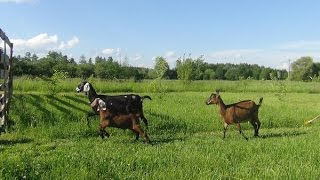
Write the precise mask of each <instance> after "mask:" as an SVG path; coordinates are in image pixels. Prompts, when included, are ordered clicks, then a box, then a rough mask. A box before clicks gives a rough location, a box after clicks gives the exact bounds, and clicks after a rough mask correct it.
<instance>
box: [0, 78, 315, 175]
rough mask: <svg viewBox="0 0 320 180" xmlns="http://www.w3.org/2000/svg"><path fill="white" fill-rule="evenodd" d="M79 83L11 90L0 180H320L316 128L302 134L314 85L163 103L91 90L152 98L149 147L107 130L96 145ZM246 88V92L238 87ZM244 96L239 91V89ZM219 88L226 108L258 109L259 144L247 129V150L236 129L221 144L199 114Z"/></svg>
mask: <svg viewBox="0 0 320 180" xmlns="http://www.w3.org/2000/svg"><path fill="white" fill-rule="evenodd" d="M79 81H80V80H78V79H76V80H71V79H67V80H65V81H63V82H61V83H60V84H59V88H60V89H59V90H58V91H57V94H55V95H49V94H48V92H47V89H46V86H47V84H46V82H44V81H41V80H30V79H27V80H22V79H18V80H16V81H15V83H14V88H15V92H14V97H13V101H12V108H11V112H10V115H11V118H12V119H13V120H14V121H15V122H16V124H15V126H14V128H13V129H12V130H11V132H10V133H7V134H2V135H1V136H0V179H318V178H319V177H320V172H319V171H318V169H319V168H320V156H319V146H320V145H319V144H320V133H319V132H320V126H319V123H320V122H316V123H314V124H312V125H310V126H303V123H304V121H305V120H308V119H311V118H312V117H314V116H316V115H318V114H319V106H320V101H319V99H320V94H319V91H320V87H319V83H303V82H281V81H235V82H230V81H200V82H193V83H191V84H183V83H180V82H178V81H165V82H163V86H164V88H165V89H166V91H167V92H166V93H161V94H159V93H156V92H153V91H152V87H150V86H149V85H148V83H147V82H140V83H134V82H104V81H99V80H94V86H95V87H96V89H97V90H98V91H99V92H103V93H108V94H120V93H123V92H138V93H139V94H141V95H150V96H151V97H152V98H153V100H151V101H149V100H145V102H144V112H145V116H146V117H147V119H148V120H149V123H150V126H149V130H148V133H149V136H150V138H151V140H152V141H153V144H152V145H149V144H144V143H143V141H142V140H139V141H135V140H134V135H133V134H132V133H131V132H130V131H124V130H120V129H115V128H109V129H108V131H109V132H110V134H111V137H110V138H107V139H104V140H102V139H100V138H99V136H98V131H97V128H98V123H99V122H98V119H95V118H93V119H92V121H91V126H90V127H87V125H86V120H85V114H86V112H87V111H88V110H89V109H90V108H89V106H88V105H87V101H88V100H87V99H86V97H85V96H84V94H77V93H75V92H73V91H74V88H75V86H76V85H77V84H78V82H79ZM244 86H245V87H244ZM237 87H240V88H237ZM216 88H219V89H221V90H222V92H221V97H222V98H223V100H224V101H225V103H226V104H228V103H233V102H236V101H239V100H244V99H252V100H254V101H256V102H257V101H258V100H259V98H260V97H263V98H264V100H263V103H262V106H261V109H260V112H259V113H260V114H259V117H260V120H261V123H262V126H261V131H260V137H259V138H254V137H253V128H252V127H251V125H250V124H248V123H244V124H242V127H243V129H244V133H245V134H246V135H247V136H248V137H249V141H245V140H244V139H243V138H242V137H241V136H240V135H239V133H238V131H237V130H236V128H235V127H234V126H231V127H230V128H229V129H228V132H227V137H226V139H224V140H223V139H222V129H223V124H222V121H221V118H220V116H219V114H218V111H217V107H216V106H214V105H211V106H207V105H205V100H206V99H207V98H208V97H209V95H210V93H211V91H213V90H214V89H216Z"/></svg>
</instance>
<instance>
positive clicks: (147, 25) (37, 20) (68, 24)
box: [0, 0, 320, 68]
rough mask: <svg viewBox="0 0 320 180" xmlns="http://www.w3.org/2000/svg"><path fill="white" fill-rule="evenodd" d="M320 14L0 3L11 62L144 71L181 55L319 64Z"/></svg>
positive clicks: (306, 6) (137, 4)
mask: <svg viewBox="0 0 320 180" xmlns="http://www.w3.org/2000/svg"><path fill="white" fill-rule="evenodd" d="M319 7H320V1H317V0H314V1H312V0H304V1H301V0H299V1H298V0H281V1H279V0H265V1H262V0H261V1H258V0H220V1H216V0H114V1H111V0H91V1H85V0H83V1H79V0H54V1H53V0H51V1H50V0H0V9H1V21H0V28H1V29H2V30H3V31H5V32H6V34H7V36H8V37H9V38H10V39H11V41H12V42H13V43H14V53H15V55H17V54H22V55H24V54H25V52H27V51H30V52H32V53H36V54H38V55H39V56H43V55H46V54H47V52H48V51H49V50H56V51H61V52H62V53H63V54H66V55H68V56H69V57H74V58H75V59H76V60H78V59H79V56H80V55H85V57H86V58H89V57H95V56H98V55H99V56H105V57H108V56H113V57H114V58H115V59H117V60H120V59H121V62H123V61H125V59H126V62H127V63H128V64H130V65H133V66H143V67H153V66H154V58H155V57H156V56H163V57H165V58H166V59H167V61H168V62H169V65H170V67H173V66H174V65H175V61H176V60H177V58H179V57H181V56H183V55H184V54H186V56H189V55H190V56H191V57H193V58H195V57H199V56H200V55H203V56H204V58H205V61H206V62H208V63H250V64H259V65H264V66H268V67H273V68H287V67H288V60H289V59H290V60H291V61H294V60H296V59H298V58H299V57H301V56H312V57H313V58H314V61H315V62H319V60H320V23H319V19H320V11H319ZM125 57H126V58H125Z"/></svg>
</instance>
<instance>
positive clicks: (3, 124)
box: [0, 28, 13, 134]
mask: <svg viewBox="0 0 320 180" xmlns="http://www.w3.org/2000/svg"><path fill="white" fill-rule="evenodd" d="M0 38H1V39H2V41H3V45H0V134H1V133H2V132H5V129H6V128H7V127H8V121H9V109H10V100H11V97H12V93H13V89H12V88H13V86H12V81H13V74H12V53H13V43H11V42H10V40H9V38H8V37H7V36H6V34H5V33H4V32H3V31H2V29H1V28H0ZM0 42H1V41H0ZM1 44H2V43H1ZM8 48H9V50H7V49H8ZM7 51H8V52H7Z"/></svg>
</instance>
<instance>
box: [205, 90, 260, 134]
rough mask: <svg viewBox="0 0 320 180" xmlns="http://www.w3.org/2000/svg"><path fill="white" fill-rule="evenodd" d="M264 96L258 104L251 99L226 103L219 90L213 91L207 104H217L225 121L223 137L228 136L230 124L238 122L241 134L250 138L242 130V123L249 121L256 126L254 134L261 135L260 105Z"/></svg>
mask: <svg viewBox="0 0 320 180" xmlns="http://www.w3.org/2000/svg"><path fill="white" fill-rule="evenodd" d="M262 100H263V98H262V97H261V98H260V100H259V104H258V105H257V104H256V103H255V102H253V101H251V100H246V101H241V102H238V103H234V104H229V105H225V104H224V102H223V101H222V99H221V97H220V95H219V91H218V90H216V93H212V94H211V96H210V97H209V98H208V100H207V102H206V104H207V105H210V104H216V105H217V106H218V108H219V112H220V115H221V117H222V118H223V121H224V130H223V138H225V137H226V131H227V127H228V125H230V124H237V127H238V130H239V132H240V134H241V135H242V136H243V137H244V138H245V139H246V140H248V138H247V137H246V136H245V135H244V134H243V132H242V131H241V126H240V123H242V122H247V121H249V122H250V123H251V125H252V126H253V128H254V136H259V128H260V125H261V123H260V121H259V118H258V112H259V107H260V106H261V103H262Z"/></svg>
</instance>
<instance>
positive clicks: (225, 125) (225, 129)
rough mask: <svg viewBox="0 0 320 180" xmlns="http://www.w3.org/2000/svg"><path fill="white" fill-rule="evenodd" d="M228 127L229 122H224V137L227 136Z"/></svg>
mask: <svg viewBox="0 0 320 180" xmlns="http://www.w3.org/2000/svg"><path fill="white" fill-rule="evenodd" d="M227 128H228V124H227V123H224V124H223V139H224V138H225V137H226V132H227Z"/></svg>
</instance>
